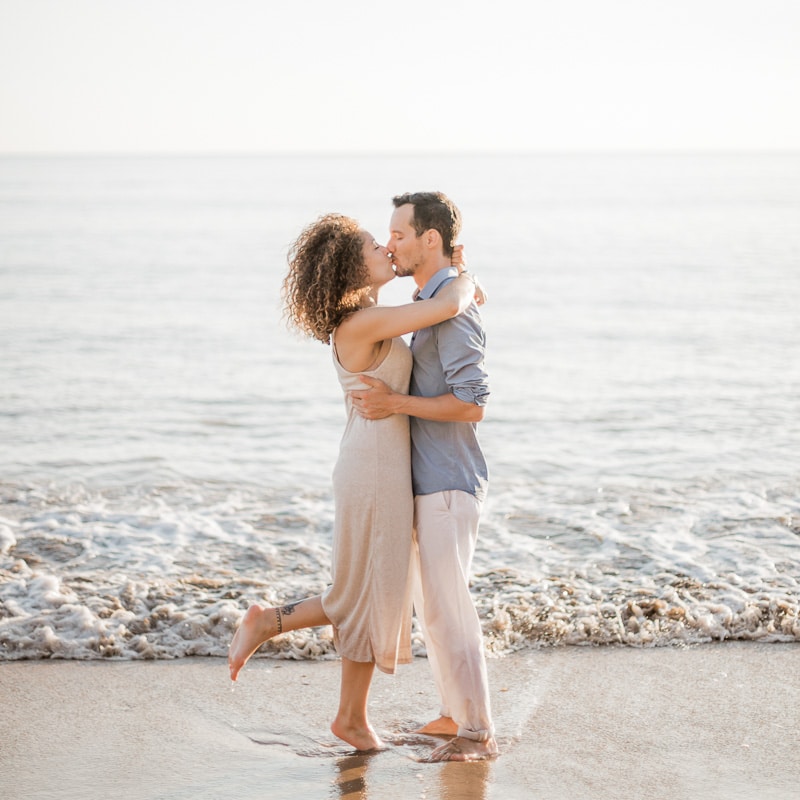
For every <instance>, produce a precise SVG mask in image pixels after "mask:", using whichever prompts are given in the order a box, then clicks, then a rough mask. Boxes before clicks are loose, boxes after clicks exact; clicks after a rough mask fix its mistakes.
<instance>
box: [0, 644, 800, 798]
mask: <svg viewBox="0 0 800 800" xmlns="http://www.w3.org/2000/svg"><path fill="white" fill-rule="evenodd" d="M489 671H490V680H491V689H492V701H493V704H494V712H495V722H496V725H497V729H498V740H499V743H500V747H501V750H502V755H501V756H500V758H498V759H496V760H494V761H491V762H488V763H479V764H428V763H424V762H422V761H421V759H422V758H424V757H425V755H426V753H428V752H430V749H431V747H432V745H433V744H434V743H435V740H430V739H425V738H422V737H415V736H410V735H409V736H403V735H402V731H406V730H410V729H412V728H413V726H414V725H415V724H418V723H422V722H424V721H426V720H427V719H428V718H429V717H431V716H433V715H435V712H436V702H435V696H434V692H433V687H432V684H431V680H430V676H429V671H428V665H427V662H426V661H425V660H424V659H417V660H416V661H415V662H414V664H412V665H411V666H409V667H405V668H403V669H402V670H401V671H400V673H399V674H398V675H397V676H395V677H389V676H385V675H382V674H377V675H376V679H375V682H374V684H373V691H372V699H371V713H372V719H373V724H374V725H375V727H376V728H377V729H378V730H379V732H380V733H381V734H382V735H385V736H392V737H394V743H393V744H391V746H390V747H389V749H388V750H386V751H384V752H381V753H377V754H374V755H363V754H356V753H353V751H352V750H350V749H349V748H348V747H347V746H346V745H344V744H343V743H340V742H339V741H338V740H336V739H335V738H334V737H333V735H332V734H330V733H329V731H328V724H329V722H330V720H331V719H332V716H333V713H334V711H335V708H336V702H337V697H338V679H339V667H338V663H337V662H335V661H331V662H289V661H275V660H272V659H264V658H258V659H255V660H253V661H251V662H250V664H248V665H247V667H245V669H244V671H243V672H242V675H241V676H240V679H239V682H238V683H237V684H236V685H235V688H234V689H233V690H232V689H231V684H230V682H229V681H228V678H227V668H226V665H225V662H224V661H223V660H221V659H183V660H177V661H155V662H130V661H126V662H65V661H47V662H42V661H37V662H30V661H29V662H4V663H0V700H2V705H0V709H1V710H0V786H2V796H3V797H4V798H6V799H7V800H12V798H13V799H14V800H16V798H59V799H61V798H82V800H83V799H84V798H104V799H105V798H108V797H112V796H113V797H120V798H124V799H127V798H261V799H263V798H269V799H270V800H284V799H286V800H320V799H321V798H351V799H352V800H356V799H358V800H366V799H367V798H369V800H400V799H402V800H405V798H420V800H422V799H423V798H424V800H445V798H446V800H517V799H518V798H519V800H522V799H523V798H524V799H525V800H528V799H529V798H543V799H544V798H546V799H547V800H559V799H560V798H565V799H566V798H568V799H569V800H579V799H580V798H584V797H585V798H593V800H602V798H609V799H611V798H613V799H614V800H627V798H630V799H631V800H634V799H635V800H647V799H648V798H671V799H675V800H678V799H679V798H692V799H693V800H696V798H733V797H736V798H751V797H752V798H758V800H769V799H770V798H776V799H777V798H780V800H784V799H786V800H788V799H789V798H795V797H797V796H798V791H800V789H799V788H798V781H799V780H800V779H798V775H800V751H798V748H797V744H796V737H797V732H798V729H800V645H798V644H771V645H764V644H756V643H727V644H718V645H703V646H700V647H694V648H679V649H673V648H669V649H666V648H659V649H650V650H634V649H629V648H613V647H601V648H558V649H548V650H540V651H529V652H525V653H518V654H516V655H514V656H511V657H508V658H504V659H497V660H490V661H489Z"/></svg>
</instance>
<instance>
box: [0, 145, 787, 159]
mask: <svg viewBox="0 0 800 800" xmlns="http://www.w3.org/2000/svg"><path fill="white" fill-rule="evenodd" d="M736 155H741V156H745V155H747V156H756V155H760V156H790V155H800V148H768V147H758V148H755V147H754V148H747V147H736V148H734V147H731V148H724V147H713V148H712V147H696V148H635V147H631V148H596V149H578V148H575V149H557V148H553V149H548V148H538V149H530V150H481V149H475V150H458V151H453V150H366V151H365V150H280V149H276V150H41V151H38V150H0V158H3V159H10V158H337V157H342V158H412V157H419V158H465V157H473V158H474V157H492V158H519V157H574V156H736Z"/></svg>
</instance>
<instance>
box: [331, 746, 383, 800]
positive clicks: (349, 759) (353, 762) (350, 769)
mask: <svg viewBox="0 0 800 800" xmlns="http://www.w3.org/2000/svg"><path fill="white" fill-rule="evenodd" d="M376 755H378V753H377V752H375V753H354V754H353V755H350V756H345V757H344V758H340V759H338V760H337V761H336V768H337V769H338V770H339V774H338V775H337V776H336V789H337V791H338V794H337V797H341V798H345V797H346V798H348V800H368V798H369V794H368V793H367V778H366V776H367V766H368V765H369V762H370V760H371V759H373V758H375V756H376Z"/></svg>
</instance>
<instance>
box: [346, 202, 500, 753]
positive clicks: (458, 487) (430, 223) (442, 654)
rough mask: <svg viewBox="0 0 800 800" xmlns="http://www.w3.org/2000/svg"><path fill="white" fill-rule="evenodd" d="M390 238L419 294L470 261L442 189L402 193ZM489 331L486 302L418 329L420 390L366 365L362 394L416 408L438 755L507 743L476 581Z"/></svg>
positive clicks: (363, 403) (417, 504) (418, 537)
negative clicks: (494, 708) (495, 719)
mask: <svg viewBox="0 0 800 800" xmlns="http://www.w3.org/2000/svg"><path fill="white" fill-rule="evenodd" d="M393 203H394V206H395V209H394V213H393V214H392V219H391V223H390V238H389V243H388V244H387V248H388V249H389V250H390V251H391V253H392V259H393V261H394V265H395V272H396V273H397V275H398V276H408V275H410V276H412V277H413V278H414V281H415V282H416V284H417V291H416V292H415V295H414V299H415V300H416V299H420V300H423V299H427V298H429V297H432V296H433V295H434V294H436V292H437V291H438V290H439V289H440V288H441V287H442V286H443V285H444V284H445V283H447V282H448V281H450V280H452V279H453V278H454V277H455V276H456V275H457V274H458V270H457V269H456V268H454V267H452V266H451V258H452V254H453V248H454V246H455V242H456V238H457V236H458V234H459V232H460V230H461V215H460V213H459V211H458V209H457V208H456V207H455V205H453V203H452V202H451V201H450V200H449V199H448V198H447V197H446V196H445V195H443V194H441V193H438V192H418V193H415V194H404V195H400V196H398V197H395V198H394V199H393ZM484 347H485V335H484V331H483V326H482V323H481V319H480V315H479V313H478V309H477V307H476V306H475V305H474V304H473V305H472V306H471V307H470V308H469V309H468V310H467V311H466V312H465V313H464V314H461V315H460V316H458V317H455V318H453V319H450V320H447V321H446V322H442V323H440V324H438V325H435V326H433V327H431V328H424V329H422V330H420V331H417V333H415V334H414V336H413V337H412V340H411V351H412V353H413V356H414V368H413V371H412V373H411V384H410V389H409V394H408V395H403V394H398V393H395V392H392V391H391V390H390V389H389V388H388V387H387V386H386V385H385V384H384V383H382V382H381V381H378V380H375V379H373V378H370V377H368V376H362V377H363V380H364V382H365V383H366V384H367V385H368V386H370V387H371V388H370V389H369V390H365V391H360V392H354V393H352V394H351V397H352V398H353V402H354V404H355V406H356V408H357V409H358V410H359V412H360V413H361V414H362V416H365V417H367V418H368V419H379V418H381V417H384V416H388V415H389V414H408V415H409V416H410V418H411V467H412V481H413V486H414V527H415V542H416V553H417V558H418V569H417V585H416V587H415V594H414V605H415V608H416V611H417V616H418V617H419V619H420V622H421V624H422V630H423V633H424V635H425V643H426V647H427V651H428V659H429V661H430V664H431V669H432V671H433V675H434V680H435V682H436V686H437V689H438V691H439V695H440V697H441V700H442V708H441V712H440V713H441V716H440V717H439V719H437V720H434V721H433V722H430V723H428V724H427V725H425V726H424V727H423V728H422V729H421V731H420V732H421V733H427V734H432V735H444V736H453V737H454V738H453V739H452V740H451V741H449V742H447V743H445V744H443V745H441V746H440V747H438V748H436V749H435V750H434V751H433V753H432V754H431V759H432V760H434V761H446V760H452V761H468V760H475V759H483V758H487V757H490V756H493V755H495V754H496V753H497V743H496V742H495V739H494V730H493V726H492V719H491V710H490V704H489V691H488V683H487V678H486V663H485V659H484V655H483V637H482V633H481V625H480V620H479V619H478V615H477V612H476V611H475V607H474V605H473V603H472V597H471V595H470V591H469V571H470V566H471V563H472V556H473V554H474V552H475V542H476V539H477V535H478V522H479V518H480V512H481V505H482V502H483V500H484V498H485V495H486V489H487V483H488V473H487V469H486V461H485V459H484V457H483V453H482V451H481V448H480V445H479V444H478V440H477V435H476V428H477V425H476V423H478V422H479V421H480V420H482V419H483V411H484V406H485V405H486V401H487V398H488V395H489V386H488V381H487V376H486V372H485V370H484V366H483V355H484Z"/></svg>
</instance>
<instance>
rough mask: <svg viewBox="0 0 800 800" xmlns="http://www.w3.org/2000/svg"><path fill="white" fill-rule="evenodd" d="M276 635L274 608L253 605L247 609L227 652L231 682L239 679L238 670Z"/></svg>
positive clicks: (276, 624)
mask: <svg viewBox="0 0 800 800" xmlns="http://www.w3.org/2000/svg"><path fill="white" fill-rule="evenodd" d="M277 633H278V622H277V617H276V615H275V609H274V608H266V609H265V608H261V606H255V605H253V606H250V608H248V609H247V611H246V612H245V615H244V617H242V621H241V622H240V623H239V627H238V628H237V630H236V633H235V634H234V637H233V641H232V642H231V646H230V649H229V650H228V668H229V669H230V671H231V680H232V681H235V680H236V679H237V678H238V677H239V670H241V668H242V667H243V666H244V665H245V664H246V663H247V660H248V659H249V658H250V656H252V655H253V653H255V651H256V650H258V648H259V647H261V645H262V644H264V642H266V641H267V640H268V639H271V638H272V637H273V636H275V635H276V634H277Z"/></svg>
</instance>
